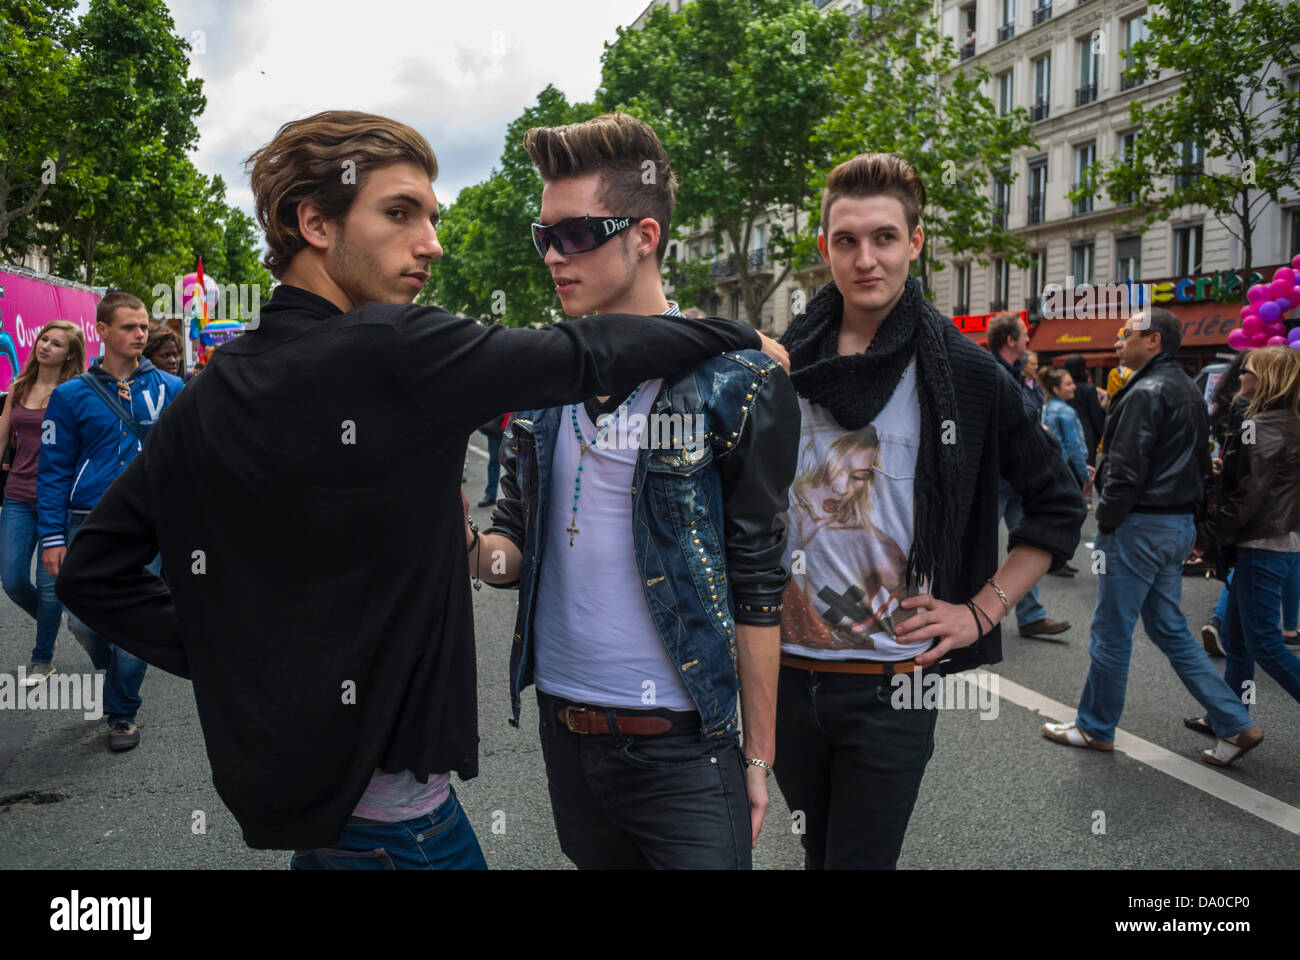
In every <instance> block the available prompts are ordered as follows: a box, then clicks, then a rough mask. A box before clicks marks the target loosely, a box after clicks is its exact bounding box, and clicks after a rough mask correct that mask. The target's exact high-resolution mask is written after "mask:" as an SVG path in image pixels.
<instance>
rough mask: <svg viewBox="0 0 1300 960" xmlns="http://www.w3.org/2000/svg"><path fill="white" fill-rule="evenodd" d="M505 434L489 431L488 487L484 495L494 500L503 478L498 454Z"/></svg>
mask: <svg viewBox="0 0 1300 960" xmlns="http://www.w3.org/2000/svg"><path fill="white" fill-rule="evenodd" d="M503 436H505V435H504V434H501V433H489V434H488V438H487V447H488V462H487V489H485V490H484V491H483V496H484V497H485V498H487V499H488V500H492V499H494V498H495V497H496V495H497V483H498V482H499V481H500V480H501V461H500V460H498V459H497V455H498V454H499V453H500V452H501V438H502V437H503Z"/></svg>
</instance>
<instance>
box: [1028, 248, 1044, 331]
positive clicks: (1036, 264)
mask: <svg viewBox="0 0 1300 960" xmlns="http://www.w3.org/2000/svg"><path fill="white" fill-rule="evenodd" d="M1046 278H1047V251H1046V250H1033V251H1030V254H1029V269H1028V270H1027V271H1025V290H1026V291H1027V292H1028V294H1029V296H1027V297H1026V298H1025V309H1026V310H1028V311H1029V312H1030V314H1031V315H1034V316H1037V315H1038V314H1040V313H1042V295H1043V284H1044V282H1045V280H1046Z"/></svg>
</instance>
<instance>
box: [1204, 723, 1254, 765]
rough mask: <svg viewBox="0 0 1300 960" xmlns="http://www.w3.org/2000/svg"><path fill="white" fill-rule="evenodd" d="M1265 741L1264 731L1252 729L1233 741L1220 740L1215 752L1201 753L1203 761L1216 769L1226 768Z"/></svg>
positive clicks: (1206, 751) (1240, 734)
mask: <svg viewBox="0 0 1300 960" xmlns="http://www.w3.org/2000/svg"><path fill="white" fill-rule="evenodd" d="M1251 734H1254V736H1251ZM1263 740H1264V731H1262V730H1261V729H1259V727H1251V728H1250V729H1249V730H1243V731H1242V732H1241V733H1239V734H1237V735H1236V736H1235V737H1233V738H1232V739H1231V740H1224V739H1222V738H1220V739H1219V742H1218V743H1216V744H1215V745H1214V749H1213V750H1202V751H1201V759H1202V760H1204V761H1205V762H1206V763H1211V764H1213V765H1214V766H1216V767H1226V766H1227V765H1228V764H1230V763H1232V762H1233V761H1235V760H1237V759H1238V758H1240V757H1241V756H1242V754H1244V753H1245V752H1246V751H1247V750H1251V749H1254V748H1255V747H1257V746H1259V744H1260V743H1261V742H1262V741H1263Z"/></svg>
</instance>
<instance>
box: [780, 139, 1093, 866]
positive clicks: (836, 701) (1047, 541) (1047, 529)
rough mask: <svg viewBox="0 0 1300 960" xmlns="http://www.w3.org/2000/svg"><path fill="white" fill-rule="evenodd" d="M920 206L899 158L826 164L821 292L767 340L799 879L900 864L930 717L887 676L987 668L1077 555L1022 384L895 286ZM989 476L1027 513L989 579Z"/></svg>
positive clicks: (993, 486)
mask: <svg viewBox="0 0 1300 960" xmlns="http://www.w3.org/2000/svg"><path fill="white" fill-rule="evenodd" d="M924 205H925V188H924V186H923V185H922V183H921V180H920V177H919V176H918V175H917V173H916V171H915V170H914V169H913V168H912V167H911V165H910V164H908V163H907V162H906V161H904V160H903V159H901V158H900V157H897V156H894V155H893V154H862V155H860V156H857V157H855V158H853V159H852V160H849V161H847V162H845V163H843V164H840V166H838V167H836V168H835V170H833V171H832V172H831V175H830V177H829V179H828V180H827V184H826V191H825V194H824V196H823V199H822V217H821V223H822V234H821V236H820V237H819V239H818V246H819V249H820V250H821V254H822V257H823V259H824V260H825V261H826V262H827V264H828V265H829V266H830V268H831V276H832V278H833V281H832V282H831V283H830V284H828V285H827V286H825V287H824V288H822V290H821V291H820V292H819V293H818V294H817V296H816V297H814V298H813V300H812V302H811V303H810V304H809V305H808V310H807V312H806V313H804V314H801V315H800V316H798V317H796V318H795V319H794V320H793V321H792V322H791V324H790V328H789V329H788V330H787V331H786V334H785V337H784V338H783V341H782V342H783V343H784V344H785V345H786V347H787V348H788V349H789V351H790V369H791V374H790V377H791V380H792V382H793V383H794V386H795V390H796V391H797V392H798V394H799V406H800V410H801V414H802V435H801V442H800V457H799V465H798V470H797V473H796V478H795V481H794V484H793V485H792V486H791V488H790V512H789V527H790V538H789V545H788V558H789V563H790V565H791V567H792V572H793V576H792V578H791V582H790V585H789V586H788V587H787V588H786V593H785V610H784V614H783V618H782V623H781V641H782V642H781V649H782V656H781V679H780V694H779V699H778V707H777V745H776V777H777V782H778V783H779V784H780V787H781V792H782V793H783V794H785V799H786V802H787V803H788V804H789V806H790V809H791V810H792V811H794V812H795V814H796V818H797V819H796V822H800V823H802V825H803V828H804V834H803V844H804V850H805V854H806V863H807V866H808V867H809V868H810V869H823V868H846V867H849V868H854V867H856V868H885V869H888V868H892V867H894V866H895V865H896V863H897V860H898V855H899V851H900V849H901V847H902V842H903V836H904V833H905V831H906V829H907V823H908V819H909V818H910V816H911V812H912V807H913V805H914V804H915V802H916V796H917V793H918V791H919V789H920V785H921V777H922V775H923V773H924V771H925V766H926V763H927V762H928V761H929V759H930V755H931V753H932V752H933V749H934V725H935V718H936V711H935V709H934V708H933V706H927V705H925V702H924V701H923V702H922V703H912V702H908V701H907V699H900V698H897V697H896V696H894V694H895V693H896V692H897V691H896V690H895V689H894V688H896V687H897V684H896V683H894V682H893V680H894V678H895V677H896V676H897V675H899V674H904V675H911V674H913V673H914V672H915V671H919V670H922V669H923V668H925V669H931V668H933V669H935V670H937V671H938V672H939V673H948V672H951V671H954V670H965V669H969V668H971V667H975V666H978V665H980V664H985V663H996V662H997V661H999V660H1000V659H1001V658H1002V644H1001V632H1000V628H999V626H998V622H999V621H1000V620H1001V619H1002V618H1003V617H1004V616H1006V614H1007V613H1008V611H1009V610H1010V608H1011V607H1012V606H1014V605H1015V604H1016V602H1017V601H1018V600H1019V599H1020V598H1021V597H1023V596H1024V595H1025V593H1026V592H1027V591H1028V590H1029V588H1030V586H1032V585H1033V584H1034V582H1035V581H1037V580H1038V578H1039V577H1041V576H1042V575H1043V574H1044V573H1046V572H1047V570H1048V568H1049V567H1051V566H1057V567H1059V566H1061V565H1062V564H1063V563H1065V561H1066V559H1067V558H1068V557H1070V555H1071V554H1073V552H1074V549H1075V547H1076V545H1077V543H1078V538H1079V527H1080V524H1081V523H1082V521H1083V517H1084V507H1083V500H1082V498H1081V497H1080V495H1079V488H1078V486H1077V485H1076V484H1075V482H1074V480H1073V478H1072V477H1070V476H1069V474H1068V472H1067V470H1066V467H1065V463H1064V461H1063V460H1062V459H1061V457H1060V455H1059V454H1058V453H1056V451H1055V450H1054V449H1053V448H1052V445H1051V444H1052V442H1051V440H1050V439H1049V438H1048V435H1047V434H1046V433H1045V432H1044V431H1043V429H1042V428H1041V427H1040V426H1039V425H1038V422H1037V421H1036V420H1035V419H1034V418H1033V417H1032V416H1031V415H1030V414H1029V413H1028V412H1027V411H1026V409H1025V404H1024V402H1023V400H1022V398H1021V389H1020V385H1019V384H1018V383H1016V382H1015V381H1014V380H1013V379H1012V378H1011V377H1010V376H1009V375H1008V374H1007V373H1006V371H1004V370H1003V369H1002V368H1001V367H1000V366H999V365H998V363H997V361H995V360H994V359H993V358H992V357H991V356H990V355H989V354H988V353H986V352H985V351H984V350H982V349H980V348H979V347H978V346H977V345H976V344H975V343H974V342H972V341H971V340H969V339H968V338H966V337H964V336H963V335H962V334H961V333H960V332H959V331H958V330H957V328H956V327H955V326H954V325H953V323H952V322H951V321H950V320H948V319H947V318H946V317H944V316H942V315H941V314H940V313H939V312H938V311H937V310H935V308H934V307H933V306H931V305H930V303H929V302H928V301H927V300H926V299H925V297H924V295H923V294H922V291H921V285H920V283H919V282H918V280H917V279H916V278H915V277H913V276H911V275H910V272H909V268H910V265H911V262H912V261H913V260H915V259H916V258H917V256H918V254H919V253H920V252H921V246H922V243H923V242H924V234H923V231H922V228H921V226H920V214H921V210H922V209H923V207H924ZM999 476H1003V477H1006V478H1008V479H1009V480H1010V481H1011V483H1012V485H1013V487H1014V489H1015V491H1016V493H1017V495H1019V496H1020V498H1021V499H1022V501H1023V503H1024V519H1023V521H1022V522H1021V523H1020V524H1019V526H1018V527H1017V528H1016V529H1015V530H1013V531H1012V533H1011V537H1010V543H1009V546H1010V552H1009V553H1008V555H1007V559H1006V561H1005V562H1004V563H1003V564H1002V565H1001V567H999V566H998V562H997V558H998V477H999ZM916 679H917V678H915V677H913V676H908V677H907V680H908V681H915V680H916ZM900 682H901V678H900ZM909 685H911V686H912V688H913V689H917V687H916V686H914V685H912V683H909ZM896 704H898V705H900V706H901V707H902V708H896V707H895V705H896ZM800 815H801V816H800Z"/></svg>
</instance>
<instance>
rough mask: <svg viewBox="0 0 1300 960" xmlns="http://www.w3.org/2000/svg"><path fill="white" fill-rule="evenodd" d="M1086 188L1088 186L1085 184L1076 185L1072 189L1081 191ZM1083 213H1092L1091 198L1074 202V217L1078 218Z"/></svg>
mask: <svg viewBox="0 0 1300 960" xmlns="http://www.w3.org/2000/svg"><path fill="white" fill-rule="evenodd" d="M1086 186H1088V184H1087V183H1076V184H1075V185H1074V189H1076V190H1082V189H1083V188H1084V187H1086ZM1085 213H1092V197H1084V198H1083V199H1081V200H1076V201H1074V215H1075V216H1076V217H1078V216H1082V215H1083V214H1085Z"/></svg>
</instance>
